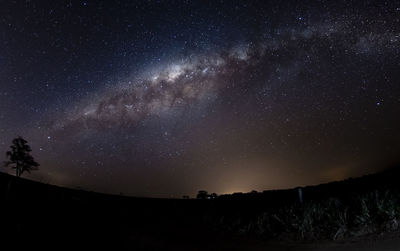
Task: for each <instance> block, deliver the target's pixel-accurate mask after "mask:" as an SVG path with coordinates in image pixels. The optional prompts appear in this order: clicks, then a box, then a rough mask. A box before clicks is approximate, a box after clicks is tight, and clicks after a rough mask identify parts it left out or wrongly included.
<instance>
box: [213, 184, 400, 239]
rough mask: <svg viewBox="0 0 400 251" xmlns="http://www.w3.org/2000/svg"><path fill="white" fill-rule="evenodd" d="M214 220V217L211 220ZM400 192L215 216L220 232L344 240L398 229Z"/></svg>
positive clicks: (262, 236) (365, 194) (367, 194)
mask: <svg viewBox="0 0 400 251" xmlns="http://www.w3.org/2000/svg"><path fill="white" fill-rule="evenodd" d="M209 220H211V218H210V219H209ZM399 220H400V196H399V191H398V190H397V189H396V190H394V189H392V190H381V191H380V190H375V191H372V192H367V193H364V194H359V195H353V196H350V197H348V198H344V199H339V198H329V199H325V200H319V201H307V202H304V203H293V204H291V205H285V206H283V207H278V208H271V209H269V210H265V211H264V212H261V213H258V214H256V215H253V216H251V215H238V214H236V215H232V216H231V217H229V216H228V217H227V215H214V217H213V218H212V220H211V221H210V222H213V224H214V228H215V229H216V230H217V231H221V230H222V231H228V232H231V233H235V234H241V235H252V236H258V237H261V238H266V239H270V238H284V239H287V238H289V239H297V240H298V239H302V240H315V239H332V240H337V239H343V238H349V237H358V236H362V235H366V234H371V233H382V232H387V231H395V230H397V229H398V228H399Z"/></svg>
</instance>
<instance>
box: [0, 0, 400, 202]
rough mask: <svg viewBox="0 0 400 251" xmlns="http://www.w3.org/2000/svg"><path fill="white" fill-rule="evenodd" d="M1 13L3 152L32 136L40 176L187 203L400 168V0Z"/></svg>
mask: <svg viewBox="0 0 400 251" xmlns="http://www.w3.org/2000/svg"><path fill="white" fill-rule="evenodd" d="M0 13H1V15H0V17H1V18H0V43H1V44H0V86H1V89H0V151H3V152H5V151H6V150H7V148H8V146H9V144H10V142H11V140H12V138H13V137H15V136H16V135H22V136H24V137H25V138H26V139H27V140H28V142H29V144H30V145H31V147H32V149H33V155H34V156H35V159H36V160H37V161H38V162H39V163H40V164H41V169H40V171H37V172H35V173H33V174H32V175H31V176H30V178H32V179H36V180H41V181H42V182H49V183H52V184H58V185H65V186H70V187H81V188H84V189H88V190H95V191H102V192H109V193H124V194H129V195H139V196H152V197H170V196H176V197H180V196H181V195H183V194H190V195H193V194H195V193H196V192H197V191H198V190H201V189H205V190H208V191H210V192H216V193H232V192H239V191H241V192H247V191H251V190H265V189H277V188H288V187H294V186H299V185H309V184H318V183H322V182H328V181H332V180H338V179H344V178H347V177H350V176H360V175H363V174H366V173H370V172H374V171H377V170H379V169H380V168H384V167H385V166H386V165H388V164H391V163H393V162H396V161H399V158H398V156H399V149H400V132H399V130H398V129H399V128H400V123H399V122H398V120H397V116H398V114H400V85H399V79H400V71H399V70H398V69H399V67H400V3H399V2H396V1H391V2H382V1H359V2H351V3H350V2H348V1H316V2H313V3H309V4H305V3H301V2H296V1H287V2H285V3H282V2H279V1H277V2H274V1H271V2H268V3H265V2H263V1H249V2H247V1H141V2H129V1H116V2H109V1H67V2H63V1H40V2H35V1H25V2H20V1H15V2H14V1H9V2H4V3H1V4H0ZM3 171H8V170H6V169H4V170H3Z"/></svg>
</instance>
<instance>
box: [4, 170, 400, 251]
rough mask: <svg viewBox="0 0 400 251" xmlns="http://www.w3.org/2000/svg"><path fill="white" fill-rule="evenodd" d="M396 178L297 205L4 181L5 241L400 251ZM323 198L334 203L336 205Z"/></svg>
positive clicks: (285, 199)
mask: <svg viewBox="0 0 400 251" xmlns="http://www.w3.org/2000/svg"><path fill="white" fill-rule="evenodd" d="M398 178H399V175H398V171H397V170H396V171H393V170H391V171H390V172H387V173H384V174H378V175H373V176H367V177H364V178H361V179H353V180H348V181H344V182H336V183H331V184H328V185H322V186H317V187H308V188H303V191H304V194H305V201H304V204H299V203H298V201H296V199H297V197H296V195H297V190H295V189H294V190H285V191H270V192H263V193H257V194H255V193H251V194H237V195H233V196H222V197H219V198H217V199H212V200H195V199H146V198H130V197H123V196H114V195H105V194H99V193H92V192H86V191H80V190H72V189H67V188H61V187H56V186H51V185H46V184H41V183H38V182H33V181H29V180H26V179H21V178H16V177H14V176H10V175H7V174H3V173H0V191H1V192H0V201H1V203H0V205H1V206H0V219H1V227H0V229H1V230H0V240H1V243H2V245H4V246H5V245H7V246H8V245H11V246H13V247H15V248H19V247H31V248H32V247H40V248H45V247H50V248H57V249H58V248H68V247H69V248H74V249H75V248H83V247H90V248H98V247H106V248H114V249H119V248H121V249H127V250H337V249H341V250H342V251H346V250H399V249H400V234H399V230H398V224H397V221H398V219H399V216H400V211H399V210H398V209H399V208H400V206H399V205H398V200H396V198H397V197H393V196H391V197H390V198H389V197H387V194H388V191H389V193H393V194H398V193H397V191H398V186H400V185H399V184H398V183H399V182H397V180H398ZM371 194H372V195H373V196H372V197H371V196H370V195H371ZM383 195H385V196H386V197H384V199H383V198H382V196H383ZM354 196H356V197H357V198H358V197H360V198H361V200H360V201H361V202H362V203H364V204H365V203H367V204H368V203H369V204H371V201H372V202H373V203H372V204H373V205H372V206H370V205H369V204H368V205H367V207H366V208H367V209H365V208H363V206H362V205H361V208H360V209H359V210H361V211H360V212H361V213H360V212H359V211H357V210H358V209H353V208H356V207H357V205H358V204H357V203H356V202H354V201H353V198H355V197H354ZM324 197H329V198H335V199H333V200H332V199H329V200H328V201H329V203H328V204H329V205H328V204H326V202H324V199H325V200H326V198H324ZM388 198H389V199H388ZM339 199H340V200H339ZM331 201H334V202H335V203H333V204H335V207H332V206H331V204H332V203H331ZM337 201H340V202H341V203H342V204H344V205H347V204H348V205H349V206H348V207H345V206H344V205H342V204H340V205H337V204H338V202H337ZM346 201H348V203H347V202H346ZM351 201H353V202H354V203H353V204H351V203H350V202H351ZM389 202H390V203H389ZM346 203H347V204H346ZM362 203H361V204H362ZM326 205H328V206H326ZM297 208H301V210H297ZM332 208H334V209H335V212H330V211H332V210H333V209H332ZM374 208H375V209H374ZM373 209H374V210H373ZM389 209H390V210H392V211H390V212H388V213H386V212H387V211H388V210H389ZM274 210H275V211H274ZM285 210H286V211H285ZM324 210H325V211H324ZM363 210H364V211H365V210H367V211H366V212H364V211H363ZM368 210H369V211H368ZM316 211H317V212H319V213H315V212H316ZM381 211H382V212H383V213H381ZM283 212H284V213H283ZM310 212H311V213H310ZM342 212H343V213H342ZM344 213H345V214H344ZM343 214H344V215H343ZM372 214H379V215H377V216H376V217H375V216H374V215H372ZM266 215H267V216H266ZM286 215H287V218H284V217H286ZM353 216H354V217H353ZM329 217H330V218H331V220H330V221H329V220H328V219H327V218H329ZM343 217H345V218H344V219H342V218H343ZM346 217H349V218H357V219H354V220H353V219H347V218H346ZM360 217H361V219H359V218H360ZM363 217H364V218H363ZM368 217H369V218H368ZM271 219H278V220H276V222H274V221H273V220H271ZM293 219H295V220H296V221H294V220H293ZM338 219H339V220H338ZM318 220H319V221H321V222H323V223H321V222H319V221H318ZM324 224H325V225H324ZM360 224H361V225H360ZM318 233H324V234H325V235H318Z"/></svg>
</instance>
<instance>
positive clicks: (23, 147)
mask: <svg viewBox="0 0 400 251" xmlns="http://www.w3.org/2000/svg"><path fill="white" fill-rule="evenodd" d="M27 143H28V142H27V141H26V140H25V139H23V138H22V137H21V136H18V137H17V138H15V139H13V141H12V145H11V146H10V148H11V151H7V152H6V156H7V158H8V159H9V160H8V161H6V162H4V166H5V167H11V168H12V169H15V171H16V176H17V177H19V176H21V175H22V173H24V172H25V171H27V172H28V173H30V172H31V171H33V170H39V168H38V167H39V163H37V162H36V161H35V160H34V159H33V157H32V155H31V154H30V152H31V151H32V149H31V147H30V146H29V145H28V144H27Z"/></svg>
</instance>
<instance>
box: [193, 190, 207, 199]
mask: <svg viewBox="0 0 400 251" xmlns="http://www.w3.org/2000/svg"><path fill="white" fill-rule="evenodd" d="M209 196H210V195H208V192H207V191H204V190H200V191H199V192H198V194H197V197H196V198H197V199H207V198H208V197H209Z"/></svg>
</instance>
